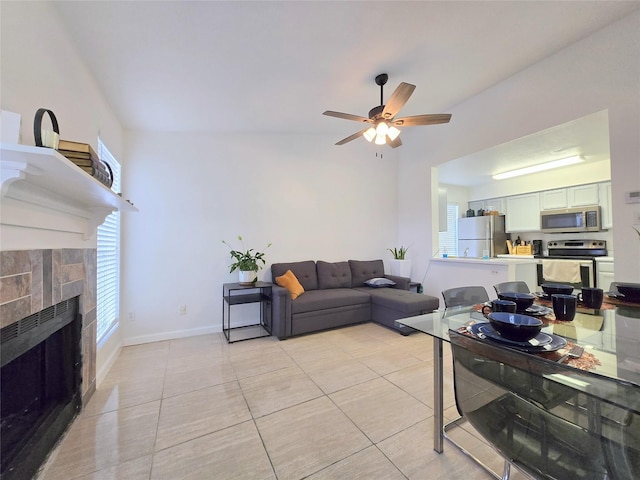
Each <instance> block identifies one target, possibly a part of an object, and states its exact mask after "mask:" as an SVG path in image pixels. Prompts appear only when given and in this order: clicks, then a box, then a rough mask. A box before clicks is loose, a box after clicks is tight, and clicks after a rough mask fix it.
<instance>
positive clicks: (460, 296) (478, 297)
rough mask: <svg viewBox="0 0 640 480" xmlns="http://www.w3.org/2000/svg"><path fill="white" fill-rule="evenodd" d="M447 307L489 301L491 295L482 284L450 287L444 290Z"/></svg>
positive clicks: (443, 296) (443, 295)
mask: <svg viewBox="0 0 640 480" xmlns="http://www.w3.org/2000/svg"><path fill="white" fill-rule="evenodd" d="M442 298H444V306H445V307H460V306H468V305H475V304H477V303H484V302H488V301H489V295H488V294H487V291H486V290H485V288H484V287H482V286H471V287H456V288H449V289H448V290H444V291H443V292H442Z"/></svg>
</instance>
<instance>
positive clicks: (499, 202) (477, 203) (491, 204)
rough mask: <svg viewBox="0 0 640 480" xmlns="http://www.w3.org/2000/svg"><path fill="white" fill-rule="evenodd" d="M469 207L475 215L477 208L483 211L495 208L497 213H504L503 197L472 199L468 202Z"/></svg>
mask: <svg viewBox="0 0 640 480" xmlns="http://www.w3.org/2000/svg"><path fill="white" fill-rule="evenodd" d="M469 208H472V209H473V211H474V212H476V215H477V214H478V210H480V209H482V210H484V211H489V210H497V211H498V213H500V214H504V213H505V208H506V206H505V198H489V199H487V200H474V201H472V202H469Z"/></svg>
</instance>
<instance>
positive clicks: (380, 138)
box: [376, 134, 387, 145]
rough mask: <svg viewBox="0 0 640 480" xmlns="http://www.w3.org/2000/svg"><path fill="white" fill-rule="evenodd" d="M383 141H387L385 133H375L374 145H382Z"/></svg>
mask: <svg viewBox="0 0 640 480" xmlns="http://www.w3.org/2000/svg"><path fill="white" fill-rule="evenodd" d="M385 143H387V137H386V135H380V134H378V135H376V145H384V144H385Z"/></svg>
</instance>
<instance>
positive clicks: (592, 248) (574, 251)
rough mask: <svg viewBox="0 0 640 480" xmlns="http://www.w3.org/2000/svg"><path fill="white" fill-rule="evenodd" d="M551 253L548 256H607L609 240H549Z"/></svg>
mask: <svg viewBox="0 0 640 480" xmlns="http://www.w3.org/2000/svg"><path fill="white" fill-rule="evenodd" d="M547 250H548V251H549V255H547V257H546V258H570V259H575V258H576V257H584V258H589V259H591V258H592V257H606V256H607V242H605V241H604V240H554V241H551V242H547Z"/></svg>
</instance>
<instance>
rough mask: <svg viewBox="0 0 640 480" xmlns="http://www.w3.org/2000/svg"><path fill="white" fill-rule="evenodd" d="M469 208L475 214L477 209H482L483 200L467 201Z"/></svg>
mask: <svg viewBox="0 0 640 480" xmlns="http://www.w3.org/2000/svg"><path fill="white" fill-rule="evenodd" d="M469 208H470V209H471V210H473V212H474V213H476V214H477V213H478V210H480V209H483V210H484V200H474V201H473V202H469Z"/></svg>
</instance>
